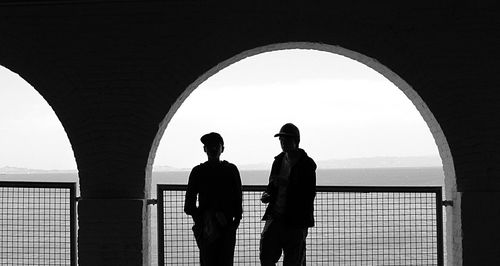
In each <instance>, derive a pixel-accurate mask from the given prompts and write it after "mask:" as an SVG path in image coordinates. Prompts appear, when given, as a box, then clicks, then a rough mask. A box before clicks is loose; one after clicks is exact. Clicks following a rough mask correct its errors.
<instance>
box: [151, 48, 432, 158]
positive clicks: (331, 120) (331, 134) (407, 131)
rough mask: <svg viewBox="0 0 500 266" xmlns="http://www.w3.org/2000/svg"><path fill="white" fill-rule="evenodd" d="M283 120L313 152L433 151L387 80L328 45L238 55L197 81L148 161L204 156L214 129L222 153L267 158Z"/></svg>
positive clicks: (275, 149)
mask: <svg viewBox="0 0 500 266" xmlns="http://www.w3.org/2000/svg"><path fill="white" fill-rule="evenodd" d="M288 122H292V123H294V124H295V125H297V126H298V127H299V129H300V133H301V143H300V146H301V147H302V148H304V150H306V152H307V153H308V154H309V155H310V156H311V157H313V158H314V159H315V160H328V159H346V158H360V157H361V158H365V157H378V156H439V155H438V150H437V146H436V144H435V142H434V139H433V137H432V135H431V133H430V130H429V128H428V126H427V124H426V123H425V122H424V120H423V118H422V116H421V115H420V114H419V112H418V111H417V109H416V108H415V106H414V105H413V103H412V102H411V101H410V100H409V99H408V98H407V97H406V96H405V95H404V94H403V92H402V91H401V90H400V89H398V88H397V87H396V86H395V85H394V84H393V83H391V82H390V81H389V80H387V79H386V78H385V77H383V76H382V75H381V74H379V73H378V72H376V71H374V70H373V69H371V68H369V67H367V66H365V65H364V64H362V63H359V62H357V61H354V60H352V59H349V58H346V57H344V56H341V55H336V54H333V53H329V52H321V51H314V50H298V49H294V50H282V51H275V52H268V53H263V54H259V55H256V56H252V57H249V58H246V59H243V60H241V61H239V62H237V63H234V64H233V65H230V66H228V67H227V68H225V69H223V70H221V71H219V72H218V73H216V74H215V75H213V76H212V77H210V78H209V79H208V80H206V81H205V82H203V83H202V84H201V85H200V86H199V87H198V88H197V89H195V90H194V91H193V92H192V93H191V95H190V96H189V97H188V98H187V99H186V100H185V101H184V103H183V104H182V105H181V107H180V108H179V109H178V111H177V112H176V114H175V115H174V116H173V118H172V120H171V121H170V123H169V125H168V127H167V129H166V130H165V133H164V135H163V138H162V140H161V142H160V146H159V148H158V151H157V154H156V159H155V165H168V166H175V167H183V168H190V167H192V166H194V165H196V164H199V163H201V162H203V161H204V160H206V155H205V154H204V153H203V147H202V144H201V143H200V141H199V138H200V137H201V136H202V135H203V134H205V133H208V132H212V131H214V132H218V133H220V134H221V135H222V137H223V138H224V142H225V151H224V153H223V155H222V159H225V160H228V161H231V162H234V163H237V164H257V163H266V162H271V161H272V159H273V157H274V156H275V155H277V154H278V153H279V152H280V151H281V150H280V146H279V142H278V140H277V138H274V134H275V133H277V132H278V131H279V129H280V127H281V126H282V125H283V124H285V123H288Z"/></svg>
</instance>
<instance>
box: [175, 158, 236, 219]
mask: <svg viewBox="0 0 500 266" xmlns="http://www.w3.org/2000/svg"><path fill="white" fill-rule="evenodd" d="M197 198H198V206H196V199H197ZM205 211H213V212H221V213H223V214H224V215H225V217H226V218H227V219H231V218H235V219H237V220H240V219H241V215H242V213H243V208H242V190H241V178H240V173H239V171H238V168H237V167H236V166H235V165H234V164H232V163H229V162H227V161H221V162H220V163H210V162H205V163H202V164H200V165H197V166H195V167H194V168H193V170H191V173H190V175H189V181H188V187H187V190H186V197H185V202H184V212H185V213H186V214H188V215H191V216H193V218H194V219H195V220H197V219H198V218H201V215H202V214H203V213H204V212H205Z"/></svg>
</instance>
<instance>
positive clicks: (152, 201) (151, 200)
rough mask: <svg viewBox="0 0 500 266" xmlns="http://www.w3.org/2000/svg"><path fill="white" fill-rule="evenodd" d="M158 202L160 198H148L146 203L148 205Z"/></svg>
mask: <svg viewBox="0 0 500 266" xmlns="http://www.w3.org/2000/svg"><path fill="white" fill-rule="evenodd" d="M157 203H158V200H157V199H147V200H146V204H147V205H155V204H157Z"/></svg>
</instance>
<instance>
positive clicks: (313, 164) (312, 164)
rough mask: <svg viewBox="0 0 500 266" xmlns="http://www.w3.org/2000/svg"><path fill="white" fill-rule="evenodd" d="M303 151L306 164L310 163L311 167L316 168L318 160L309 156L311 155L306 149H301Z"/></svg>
mask: <svg viewBox="0 0 500 266" xmlns="http://www.w3.org/2000/svg"><path fill="white" fill-rule="evenodd" d="M301 151H302V156H303V159H304V161H305V162H306V164H308V165H309V166H310V167H312V168H314V169H316V168H317V165H316V162H315V161H314V160H313V158H311V157H309V155H308V154H307V153H306V152H305V151H304V150H301Z"/></svg>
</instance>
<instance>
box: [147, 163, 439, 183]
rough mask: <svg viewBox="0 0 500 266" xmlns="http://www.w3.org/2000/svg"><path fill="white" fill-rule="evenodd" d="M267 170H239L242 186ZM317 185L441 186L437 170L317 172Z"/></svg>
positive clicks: (169, 175)
mask: <svg viewBox="0 0 500 266" xmlns="http://www.w3.org/2000/svg"><path fill="white" fill-rule="evenodd" d="M269 172H270V171H269V170H240V175H241V182H242V183H243V185H266V184H267V183H268V178H269ZM188 178H189V171H172V172H153V182H152V183H153V184H187V181H188ZM316 183H317V185H318V186H443V185H444V173H443V169H442V168H441V167H401V168H360V169H318V170H317V171H316Z"/></svg>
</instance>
